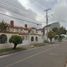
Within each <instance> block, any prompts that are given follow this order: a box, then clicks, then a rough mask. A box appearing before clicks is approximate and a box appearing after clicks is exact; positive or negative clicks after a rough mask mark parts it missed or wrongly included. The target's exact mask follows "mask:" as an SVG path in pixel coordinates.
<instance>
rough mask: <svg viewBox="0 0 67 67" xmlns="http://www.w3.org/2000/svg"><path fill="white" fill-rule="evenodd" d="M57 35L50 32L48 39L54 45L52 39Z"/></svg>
mask: <svg viewBox="0 0 67 67" xmlns="http://www.w3.org/2000/svg"><path fill="white" fill-rule="evenodd" d="M55 35H56V33H55V32H53V31H49V32H48V38H49V39H50V42H51V43H52V39H53V38H54V37H55Z"/></svg>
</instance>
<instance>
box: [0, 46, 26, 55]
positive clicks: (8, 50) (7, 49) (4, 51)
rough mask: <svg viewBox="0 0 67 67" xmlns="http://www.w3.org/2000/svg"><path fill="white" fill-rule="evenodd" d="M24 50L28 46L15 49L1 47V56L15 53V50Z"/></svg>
mask: <svg viewBox="0 0 67 67" xmlns="http://www.w3.org/2000/svg"><path fill="white" fill-rule="evenodd" d="M22 50H26V48H19V47H18V48H16V49H15V50H13V49H12V48H6V49H0V56H1V55H6V54H11V53H15V52H19V51H22Z"/></svg>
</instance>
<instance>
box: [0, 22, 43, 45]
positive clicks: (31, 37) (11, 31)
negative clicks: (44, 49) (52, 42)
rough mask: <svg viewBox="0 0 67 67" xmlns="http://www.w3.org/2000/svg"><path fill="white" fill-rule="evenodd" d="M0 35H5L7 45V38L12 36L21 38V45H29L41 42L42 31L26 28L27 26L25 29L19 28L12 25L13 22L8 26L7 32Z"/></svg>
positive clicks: (26, 26)
mask: <svg viewBox="0 0 67 67" xmlns="http://www.w3.org/2000/svg"><path fill="white" fill-rule="evenodd" d="M1 34H6V35H7V38H8V40H7V43H9V38H10V37H11V36H12V35H19V36H21V37H22V38H23V39H24V40H23V44H24V45H27V44H31V43H42V42H43V38H42V35H43V31H42V29H36V28H33V27H28V25H27V24H25V27H19V26H15V25H14V21H10V24H8V28H7V31H6V32H5V33H2V32H0V35H1Z"/></svg>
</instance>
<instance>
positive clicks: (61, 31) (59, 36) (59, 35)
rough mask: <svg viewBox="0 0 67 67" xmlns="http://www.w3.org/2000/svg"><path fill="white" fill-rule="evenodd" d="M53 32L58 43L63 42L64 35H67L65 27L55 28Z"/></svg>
mask: <svg viewBox="0 0 67 67" xmlns="http://www.w3.org/2000/svg"><path fill="white" fill-rule="evenodd" d="M52 31H53V32H55V33H56V36H55V40H58V41H62V39H63V38H64V36H63V35H62V34H66V29H65V28H64V27H60V28H53V29H52Z"/></svg>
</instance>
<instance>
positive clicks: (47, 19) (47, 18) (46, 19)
mask: <svg viewBox="0 0 67 67" xmlns="http://www.w3.org/2000/svg"><path fill="white" fill-rule="evenodd" d="M49 10H51V9H46V10H44V11H45V12H46V25H48V11H49Z"/></svg>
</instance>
